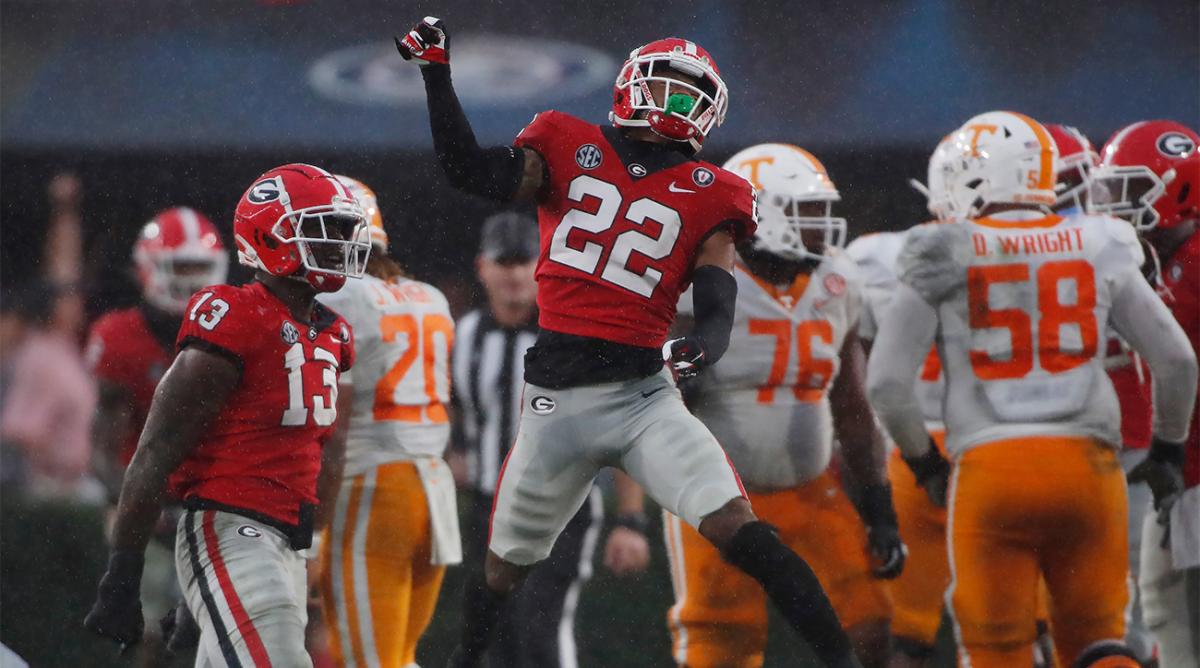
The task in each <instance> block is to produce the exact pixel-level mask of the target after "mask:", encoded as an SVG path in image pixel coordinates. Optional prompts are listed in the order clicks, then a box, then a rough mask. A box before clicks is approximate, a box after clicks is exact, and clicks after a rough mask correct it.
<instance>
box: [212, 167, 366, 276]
mask: <svg viewBox="0 0 1200 668" xmlns="http://www.w3.org/2000/svg"><path fill="white" fill-rule="evenodd" d="M366 225H367V217H366V214H365V213H364V212H363V209H362V206H361V205H360V204H359V202H358V200H357V199H356V198H355V196H354V194H353V193H352V192H350V190H349V189H348V188H346V186H345V185H344V184H342V182H341V181H339V180H338V179H337V177H335V176H334V175H333V174H330V173H329V172H327V171H325V170H323V169H321V168H320V167H314V166H312V165H305V164H300V163H293V164H290V165H283V166H282V167H276V168H275V169H272V170H271V171H269V172H267V173H265V174H263V175H262V176H260V177H258V178H257V179H255V181H254V185H252V186H250V188H249V189H248V190H246V193H245V194H244V195H242V199H241V201H240V202H238V206H237V212H236V213H234V216H233V237H234V239H235V240H236V241H237V246H238V261H239V262H241V263H242V264H244V265H246V266H249V267H254V268H255V269H261V270H263V271H265V272H267V273H270V274H274V275H276V276H294V277H296V278H299V279H302V280H305V281H308V283H309V284H310V285H312V286H313V287H314V288H316V289H317V290H318V291H320V292H334V291H337V290H339V289H341V287H342V285H344V284H345V282H346V277H351V278H358V277H360V276H362V275H363V271H364V270H365V269H366V266H367V255H368V254H369V253H370V252H371V243H370V241H369V240H368V237H367V236H366V235H363V234H361V232H362V228H364V227H365V226H366Z"/></svg>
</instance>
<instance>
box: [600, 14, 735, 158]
mask: <svg viewBox="0 0 1200 668" xmlns="http://www.w3.org/2000/svg"><path fill="white" fill-rule="evenodd" d="M680 75H684V76H686V77H688V78H689V80H686V81H685V80H683V79H682V78H681V77H680ZM656 93H658V94H657V95H656ZM728 105H729V92H728V89H727V88H726V87H725V82H724V81H723V80H722V79H721V76H720V74H719V73H718V71H717V67H716V64H715V63H714V62H713V60H712V58H711V57H710V56H709V55H708V53H707V52H706V51H704V49H702V48H700V47H699V46H697V45H696V44H694V43H692V42H689V41H686V40H682V39H677V38H673V37H672V38H668V39H662V40H658V41H656V42H651V43H650V44H647V45H645V46H643V47H640V48H638V49H635V50H634V51H633V52H631V53H630V54H629V60H627V61H625V64H624V66H622V67H621V72H620V74H618V75H617V81H616V84H615V86H614V90H613V111H612V112H611V113H610V114H609V119H610V120H611V121H612V123H613V125H616V126H621V127H648V128H650V129H651V130H652V131H654V132H655V133H656V134H658V135H660V136H662V137H665V138H667V139H671V140H673V141H679V142H688V144H689V145H690V146H691V148H692V149H693V151H699V150H700V147H701V145H702V144H703V142H704V139H705V138H706V137H707V136H708V133H709V132H710V131H711V130H712V129H713V128H714V127H716V126H718V125H721V123H723V122H724V120H725V112H726V110H727V108H728Z"/></svg>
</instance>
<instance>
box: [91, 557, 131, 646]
mask: <svg viewBox="0 0 1200 668" xmlns="http://www.w3.org/2000/svg"><path fill="white" fill-rule="evenodd" d="M143 564H144V559H143V556H142V553H140V552H133V551H127V550H125V551H120V550H118V551H114V552H113V553H112V554H111V555H110V556H109V558H108V570H107V571H105V573H104V577H102V578H100V586H99V587H98V588H97V593H96V604H95V605H93V606H92V610H91V612H89V613H88V616H87V618H86V619H84V620H83V625H84V626H85V627H87V629H88V630H89V631H92V632H93V633H97V634H99V635H102V636H104V637H106V638H111V639H112V640H115V641H117V642H119V643H121V650H122V651H124V650H125V649H126V648H127V647H129V646H132V645H134V644H137V643H138V642H139V641H141V639H142V633H143V631H144V630H145V621H144V620H143V619H142V601H141V591H140V589H141V583H142V566H143Z"/></svg>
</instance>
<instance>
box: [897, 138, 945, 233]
mask: <svg viewBox="0 0 1200 668" xmlns="http://www.w3.org/2000/svg"><path fill="white" fill-rule="evenodd" d="M956 157H957V156H956V155H955V152H954V135H953V134H948V135H946V136H945V137H942V140H941V141H939V142H938V145H937V148H935V149H933V155H930V156H929V172H928V174H929V176H928V181H927V183H928V184H929V185H926V184H924V183H921V182H920V181H918V180H916V179H911V180H909V183H911V184H912V187H913V188H916V190H917V192H919V193H921V194H922V195H924V196H925V202H926V204H925V206H926V208H928V209H929V213H932V214H933V216H934V217H935V218H937V219H938V220H940V221H947V220H950V219H951V218H954V215H955V213H956V211H955V210H954V202H953V200H952V199H951V197H950V191H949V190H947V189H946V174H947V173H948V172H949V171H950V167H949V162H950V161H951V160H953V159H954V158H956Z"/></svg>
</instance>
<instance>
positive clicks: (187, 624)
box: [158, 601, 200, 654]
mask: <svg viewBox="0 0 1200 668" xmlns="http://www.w3.org/2000/svg"><path fill="white" fill-rule="evenodd" d="M158 627H159V629H160V630H161V631H162V639H163V644H165V645H166V646H167V651H168V652H170V653H172V654H181V653H184V652H187V651H189V650H192V649H195V648H196V647H198V646H199V645H200V626H199V625H198V624H196V618H195V617H192V611H191V610H189V609H188V607H187V603H186V602H184V601H180V602H179V603H178V604H176V605H175V607H174V608H171V609H170V610H169V611H167V614H165V615H163V618H162V619H160V620H159V621H158Z"/></svg>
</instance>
